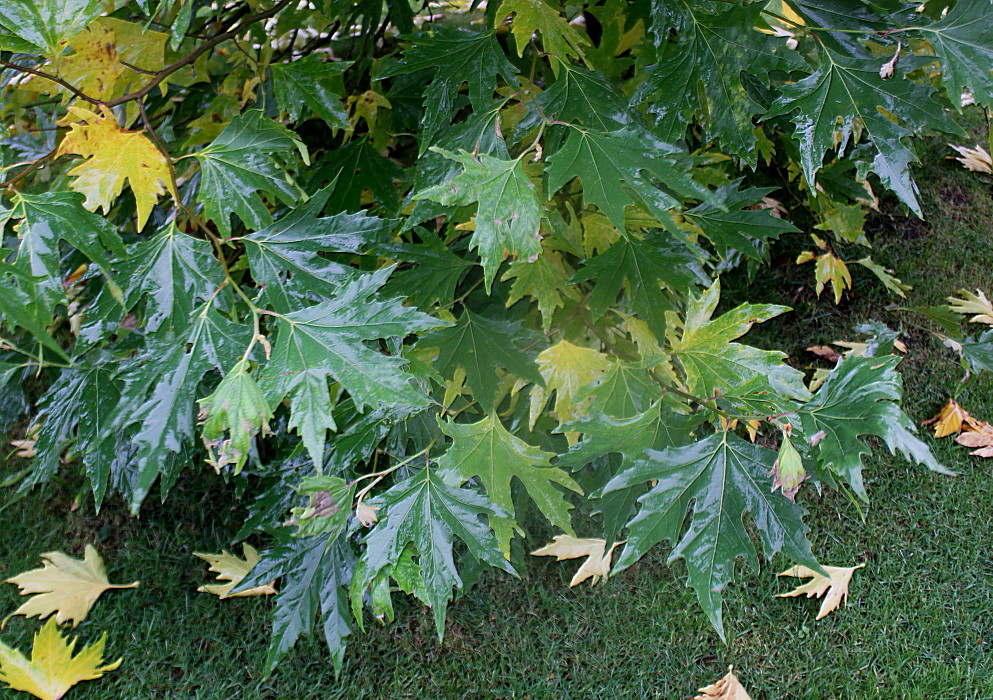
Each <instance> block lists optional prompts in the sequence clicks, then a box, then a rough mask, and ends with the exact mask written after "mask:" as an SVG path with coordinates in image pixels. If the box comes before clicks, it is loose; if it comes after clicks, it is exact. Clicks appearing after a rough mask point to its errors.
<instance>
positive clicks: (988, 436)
mask: <svg viewBox="0 0 993 700" xmlns="http://www.w3.org/2000/svg"><path fill="white" fill-rule="evenodd" d="M955 442H957V443H958V444H960V445H965V446H966V447H975V448H978V449H976V450H974V451H973V452H970V453H969V454H972V455H975V456H976V457H993V425H990V424H989V423H986V422H985V421H984V422H979V421H975V422H974V423H973V424H970V425H968V426H966V429H965V432H963V433H962V434H961V435H959V436H958V437H957V438H955Z"/></svg>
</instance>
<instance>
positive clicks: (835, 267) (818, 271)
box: [796, 250, 852, 304]
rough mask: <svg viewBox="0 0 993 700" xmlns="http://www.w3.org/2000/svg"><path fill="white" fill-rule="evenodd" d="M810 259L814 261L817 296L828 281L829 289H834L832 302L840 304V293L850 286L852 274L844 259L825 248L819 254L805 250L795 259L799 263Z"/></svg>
mask: <svg viewBox="0 0 993 700" xmlns="http://www.w3.org/2000/svg"><path fill="white" fill-rule="evenodd" d="M811 260H813V261H815V263H816V265H815V267H814V279H815V280H816V281H817V288H816V292H817V296H820V295H821V292H823V291H824V285H826V284H827V283H829V282H830V283H831V289H832V290H834V303H835V304H840V303H841V295H842V293H844V291H845V290H846V289H851V288H852V275H851V273H850V272H849V271H848V266H847V265H845V261H844V260H842V259H841V258H839V257H838V256H837V255H835V254H834V253H832V252H831V251H830V250H825V251H824V253H822V254H821V255H815V254H814V253H811V252H808V251H805V252H803V253H800V255H799V257H797V259H796V261H797V264H800V265H802V264H803V263H805V262H810V261H811Z"/></svg>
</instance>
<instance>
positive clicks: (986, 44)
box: [919, 2, 993, 111]
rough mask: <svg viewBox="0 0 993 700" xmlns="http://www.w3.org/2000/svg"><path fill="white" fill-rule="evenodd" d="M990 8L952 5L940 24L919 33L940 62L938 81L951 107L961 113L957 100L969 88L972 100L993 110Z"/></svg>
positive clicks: (992, 10)
mask: <svg viewBox="0 0 993 700" xmlns="http://www.w3.org/2000/svg"><path fill="white" fill-rule="evenodd" d="M991 27H993V7H991V6H990V5H989V4H987V3H982V2H963V3H956V4H954V5H952V7H951V9H950V10H949V11H948V13H947V14H946V15H944V16H943V17H942V18H941V19H940V20H939V21H937V22H935V23H934V24H932V25H930V26H927V27H920V28H919V29H920V31H921V32H922V33H924V35H925V36H926V37H927V38H928V40H929V42H930V43H931V46H933V47H934V52H935V54H936V55H937V56H938V58H939V59H940V60H941V71H940V75H941V81H942V83H943V84H944V86H945V89H946V90H948V95H949V97H950V98H951V102H952V104H953V105H954V106H955V107H956V109H958V110H959V111H961V106H962V105H961V101H960V100H958V99H957V98H958V97H959V96H960V95H962V94H964V93H965V91H966V89H967V88H968V90H969V92H970V93H971V94H972V96H973V99H974V100H975V101H976V102H978V103H979V104H981V105H983V106H985V107H986V108H987V109H989V108H991V107H993V75H991V73H990V65H991V64H993V35H991V33H990V28H991Z"/></svg>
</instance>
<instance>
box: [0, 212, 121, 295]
mask: <svg viewBox="0 0 993 700" xmlns="http://www.w3.org/2000/svg"><path fill="white" fill-rule="evenodd" d="M10 218H11V219H14V220H19V223H18V224H16V225H15V230H16V231H17V235H18V237H19V238H20V239H21V245H20V246H19V248H18V251H17V262H16V263H15V264H17V265H18V266H20V267H21V268H22V269H24V270H25V271H26V272H28V273H30V274H31V275H33V276H35V277H39V278H42V279H43V280H44V282H42V284H43V285H44V286H46V287H51V291H52V292H53V293H54V295H55V297H56V298H59V299H61V298H62V296H63V291H62V285H61V278H62V274H61V269H60V268H61V266H60V264H59V263H60V260H61V255H60V253H59V241H65V242H66V243H68V244H69V245H71V246H72V247H73V248H75V249H76V250H78V251H79V252H81V253H82V254H83V255H85V256H86V257H87V258H89V259H90V260H92V261H93V262H95V263H96V264H97V265H99V266H100V269H101V271H102V272H103V273H104V275H106V276H107V286H108V288H109V290H110V291H111V293H112V294H113V295H114V298H115V299H117V300H118V301H119V302H123V295H122V293H121V290H120V288H119V287H118V286H117V283H116V282H115V281H114V280H113V278H111V277H110V272H111V267H112V265H113V263H112V262H111V260H112V256H116V257H119V256H122V255H123V254H124V243H123V242H122V241H121V237H120V234H118V232H117V229H116V228H114V226H113V225H112V224H111V223H110V222H109V221H107V219H105V218H104V217H102V216H99V215H97V214H93V213H91V212H88V211H86V209H84V208H83V198H82V196H81V195H79V194H76V193H75V192H44V193H41V194H35V195H32V194H25V193H23V192H21V193H18V194H17V196H16V197H15V199H14V209H13V211H11V212H10Z"/></svg>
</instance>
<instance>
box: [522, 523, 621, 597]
mask: <svg viewBox="0 0 993 700" xmlns="http://www.w3.org/2000/svg"><path fill="white" fill-rule="evenodd" d="M620 544H621V543H620V542H614V545H613V546H612V547H611V548H610V549H609V550H607V541H606V540H603V539H600V538H586V539H583V538H579V537H573V536H571V535H556V536H555V537H553V538H552V541H551V542H550V543H548V544H546V545H545V546H544V547H542V548H541V549H536V550H534V551H533V552H531V556H534V557H555V559H556V561H564V560H566V559H578V558H579V557H586V561H584V562H583V565H582V566H580V567H579V571H577V572H576V575H575V576H573V577H572V581H570V582H569V587H570V588H571V587H572V586H575V585H578V584H580V583H582V582H583V581H585V580H586V579H588V578H589V579H593V580H592V581H591V582H590V584H591V585H596V583H597V581H599V580H600V579H601V578H606V577H607V576H608V575H609V574H610V559H611V557H613V555H614V550H615V549H617V547H618V545H620ZM604 550H606V553H605V551H604Z"/></svg>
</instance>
